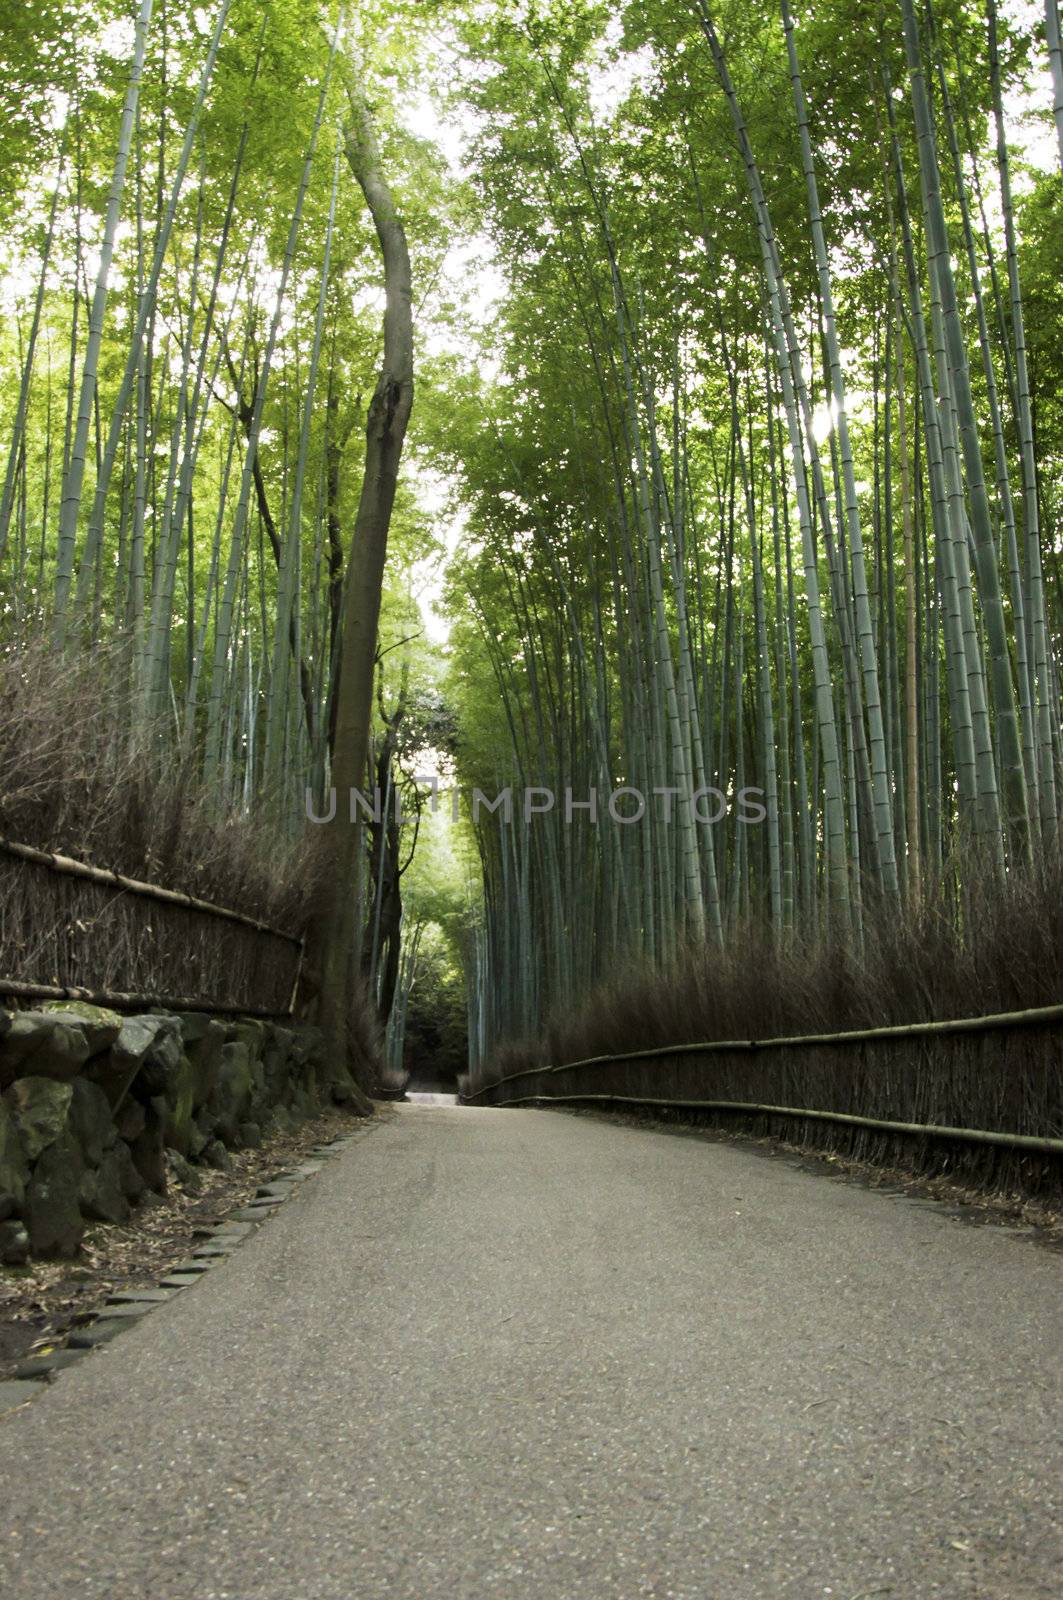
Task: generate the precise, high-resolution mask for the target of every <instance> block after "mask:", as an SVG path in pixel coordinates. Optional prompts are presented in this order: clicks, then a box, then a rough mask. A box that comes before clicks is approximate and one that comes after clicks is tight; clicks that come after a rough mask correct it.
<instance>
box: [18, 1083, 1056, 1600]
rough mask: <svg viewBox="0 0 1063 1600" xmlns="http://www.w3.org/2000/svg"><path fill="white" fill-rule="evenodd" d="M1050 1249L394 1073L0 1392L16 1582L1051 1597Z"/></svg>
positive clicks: (780, 1164)
mask: <svg viewBox="0 0 1063 1600" xmlns="http://www.w3.org/2000/svg"><path fill="white" fill-rule="evenodd" d="M1061 1314H1063V1262H1061V1260H1060V1258H1059V1256H1058V1255H1053V1254H1050V1253H1049V1252H1047V1251H1045V1250H1042V1249H1040V1248H1038V1247H1037V1246H1036V1245H1034V1244H1031V1243H1030V1242H1029V1241H1028V1240H1026V1239H1024V1238H1023V1237H1022V1236H1017V1235H1015V1234H1013V1233H1008V1232H1006V1231H1004V1230H1002V1229H995V1228H980V1229H970V1228H965V1227H963V1226H962V1224H961V1223H960V1222H958V1221H957V1220H955V1219H954V1218H952V1217H950V1216H949V1215H948V1214H947V1213H946V1212H944V1211H942V1210H938V1209H935V1208H934V1207H932V1206H926V1205H918V1204H915V1203H913V1202H912V1201H911V1200H908V1199H904V1198H890V1197H888V1196H886V1195H883V1194H875V1193H870V1192H868V1191H866V1190H864V1189H861V1188H858V1187H855V1186H850V1185H846V1184H842V1183H831V1182H829V1181H826V1180H825V1179H823V1178H820V1177H815V1176H810V1175H809V1174H808V1173H806V1172H802V1171H800V1170H797V1169H796V1168H795V1167H794V1165H793V1164H792V1163H791V1162H790V1161H788V1160H787V1159H786V1158H783V1157H780V1158H777V1159H776V1160H774V1161H769V1160H766V1159H764V1157H763V1156H760V1155H754V1154H752V1153H750V1152H748V1151H744V1150H741V1149H739V1148H734V1147H730V1146H726V1145H718V1144H706V1143H702V1142H700V1141H694V1140H687V1139H678V1138H673V1137H671V1136H669V1135H668V1134H665V1133H660V1132H656V1131H653V1130H646V1129H637V1128H623V1127H616V1126H611V1125H608V1124H605V1123H598V1122H592V1121H589V1120H587V1119H582V1118H567V1117H563V1116H559V1115H557V1114H552V1113H547V1112H535V1111H494V1110H472V1109H458V1108H452V1107H446V1106H434V1105H409V1106H406V1105H401V1106H397V1107H395V1108H393V1109H391V1110H389V1111H388V1112H387V1113H386V1114H385V1115H384V1116H383V1117H381V1118H380V1119H377V1120H376V1122H375V1123H374V1125H371V1126H369V1127H367V1128H366V1129H365V1131H364V1132H362V1133H360V1134H358V1135H356V1136H355V1139H354V1142H353V1144H352V1145H351V1146H350V1148H348V1149H347V1150H346V1151H345V1152H344V1153H343V1154H342V1155H340V1156H338V1157H335V1158H334V1159H333V1160H332V1161H330V1162H329V1163H328V1164H327V1165H326V1167H325V1169H324V1171H323V1172H321V1173H320V1175H318V1176H317V1177H314V1178H312V1179H310V1180H308V1181H307V1182H306V1183H305V1184H304V1185H303V1186H302V1188H301V1189H300V1190H299V1191H298V1192H297V1193H296V1194H295V1195H294V1197H293V1198H292V1199H290V1200H286V1201H285V1202H284V1203H283V1205H282V1206H281V1208H280V1209H279V1211H278V1212H277V1214H276V1215H275V1216H273V1217H272V1218H271V1219H270V1220H269V1221H268V1222H267V1223H266V1224H265V1225H264V1226H263V1227H262V1228H261V1229H259V1230H258V1231H257V1232H256V1233H255V1234H254V1235H253V1236H251V1237H250V1238H249V1239H248V1240H247V1241H246V1243H244V1244H243V1245H242V1246H241V1247H240V1248H239V1249H238V1250H237V1251H236V1252H235V1254H234V1255H232V1256H231V1257H230V1258H229V1259H228V1260H226V1261H224V1262H221V1263H219V1264H218V1265H217V1266H216V1267H213V1268H212V1269H211V1271H210V1272H209V1273H208V1274H207V1275H206V1276H205V1278H204V1280H203V1281H202V1282H200V1283H198V1284H197V1285H195V1287H193V1288H191V1289H189V1290H187V1291H186V1292H184V1293H183V1294H181V1295H179V1296H178V1297H177V1298H176V1299H175V1300H174V1301H172V1302H170V1303H168V1304H166V1305H163V1306H161V1307H160V1308H159V1309H158V1310H156V1311H153V1312H152V1313H151V1315H150V1316H147V1317H145V1318H143V1319H142V1320H139V1321H137V1322H135V1323H134V1324H133V1325H132V1326H131V1327H130V1328H129V1329H128V1331H125V1332H123V1333H122V1335H121V1337H120V1338H118V1339H117V1340H116V1341H115V1342H114V1343H113V1344H110V1345H107V1346H105V1347H104V1348H103V1349H102V1350H101V1351H99V1352H97V1353H95V1354H92V1355H90V1356H87V1357H85V1359H84V1360H83V1361H82V1362H81V1363H80V1364H79V1365H77V1366H75V1367H73V1368H71V1369H70V1370H69V1371H66V1372H64V1373H63V1374H62V1375H61V1376H60V1378H59V1380H58V1381H57V1383H56V1384H55V1385H54V1386H53V1387H51V1388H49V1389H48V1390H47V1391H46V1392H45V1393H43V1394H42V1395H41V1396H40V1398H38V1399H34V1400H31V1401H30V1403H29V1404H27V1405H25V1406H23V1407H21V1408H20V1409H18V1410H16V1411H12V1412H10V1413H9V1414H8V1415H7V1416H5V1417H3V1418H0V1591H2V1592H4V1593H7V1594H10V1595H12V1596H13V1597H15V1596H17V1597H18V1600H45V1597H48V1600H52V1597H55V1600H59V1597H63V1600H67V1597H75V1596H77V1597H82V1596H84V1597H97V1596H98V1597H100V1600H103V1597H107V1600H112V1597H121V1600H140V1597H143V1600H222V1597H235V1600H385V1597H387V1600H493V1597H495V1596H498V1597H505V1600H528V1597H531V1596H535V1597H541V1600H570V1597H577V1596H578V1597H581V1600H582V1597H586V1600H602V1597H616V1600H634V1597H637V1596H653V1597H655V1600H778V1597H785V1600H812V1597H819V1596H834V1597H838V1600H871V1597H872V1596H874V1597H876V1600H881V1597H892V1600H929V1597H932V1596H944V1597H949V1600H960V1597H964V1600H967V1597H978V1600H1058V1595H1059V1593H1060V1583H1059V1572H1060V1567H1061V1563H1063V1526H1061V1520H1063V1519H1061V1483H1063V1471H1061V1469H1063V1445H1061V1430H1060V1422H1061V1420H1063V1408H1061V1405H1060V1401H1061V1372H1060V1366H1061V1364H1060V1330H1061V1326H1063V1315H1061Z"/></svg>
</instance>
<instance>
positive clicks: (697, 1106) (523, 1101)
mask: <svg viewBox="0 0 1063 1600" xmlns="http://www.w3.org/2000/svg"><path fill="white" fill-rule="evenodd" d="M465 1098H466V1099H467V1098H469V1097H468V1096H466V1097H465ZM585 1103H591V1104H603V1103H607V1104H610V1105H624V1106H654V1107H658V1108H661V1109H664V1108H667V1109H669V1110H672V1111H733V1112H735V1113H736V1114H737V1115H738V1116H778V1117H792V1118H797V1119H799V1120H800V1119H803V1120H805V1121H806V1122H840V1123H842V1124H844V1125H845V1126H846V1127H852V1128H873V1129H876V1130H880V1131H881V1132H883V1133H901V1134H908V1135H915V1136H917V1137H926V1138H932V1139H951V1140H956V1141H959V1142H961V1143H963V1144H987V1145H998V1146H1000V1147H1001V1148H1003V1149H1005V1150H1029V1151H1031V1152H1033V1153H1034V1154H1038V1155H1051V1156H1060V1157H1063V1139H1042V1138H1039V1137H1038V1136H1037V1135H1036V1134H1029V1133H997V1132H995V1131H994V1130H992V1129H989V1128H950V1127H947V1126H945V1125H944V1124H942V1123H936V1122H887V1121H885V1120H883V1119H882V1118H880V1117H858V1116H856V1115H855V1114H853V1113H850V1112H846V1111H810V1110H809V1109H808V1108H807V1107H805V1106H769V1105H760V1104H757V1103H756V1102H754V1101H751V1100H654V1099H650V1098H648V1097H645V1096H642V1095H629V1094H548V1095H534V1094H533V1095H522V1096H520V1097H518V1098H517V1099H515V1100H507V1101H505V1102H504V1106H526V1105H540V1106H543V1105H547V1106H549V1105H583V1104H585ZM503 1109H504V1107H503Z"/></svg>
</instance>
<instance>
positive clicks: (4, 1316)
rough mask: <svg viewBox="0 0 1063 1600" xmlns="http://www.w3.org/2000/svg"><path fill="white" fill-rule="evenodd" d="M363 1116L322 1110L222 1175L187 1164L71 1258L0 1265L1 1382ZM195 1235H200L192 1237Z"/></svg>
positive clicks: (243, 1154) (234, 1155) (180, 1256)
mask: <svg viewBox="0 0 1063 1600" xmlns="http://www.w3.org/2000/svg"><path fill="white" fill-rule="evenodd" d="M358 1126H361V1119H360V1118H356V1117H352V1115H351V1114H350V1112H347V1111H343V1110H339V1109H337V1110H331V1109H330V1110H328V1111H324V1112H322V1114H321V1115H320V1116H318V1117H314V1118H313V1119H312V1120H310V1121H308V1122H305V1123H303V1125H302V1126H301V1127H300V1128H298V1129H297V1130H295V1131H294V1132H293V1133H283V1134H278V1135H276V1137H274V1138H272V1139H269V1140H267V1141H266V1142H265V1143H263V1144H261V1145H259V1146H258V1147H257V1148H256V1149H253V1150H242V1151H232V1152H230V1154H231V1159H232V1168H231V1170H230V1171H229V1172H215V1171H214V1170H213V1169H212V1168H210V1167H195V1168H193V1169H192V1173H193V1177H192V1181H191V1183H190V1184H189V1185H188V1186H187V1187H183V1186H182V1185H181V1184H180V1183H179V1182H177V1181H176V1180H174V1179H173V1178H172V1177H171V1182H170V1185H169V1192H168V1193H167V1195H166V1196H165V1198H161V1197H159V1196H156V1195H152V1194H148V1195H146V1196H145V1198H144V1200H143V1201H142V1202H141V1203H140V1205H138V1206H137V1208H136V1209H135V1210H134V1212H133V1215H132V1216H131V1217H130V1220H129V1222H128V1223H123V1224H122V1225H121V1226H114V1225H112V1224H109V1223H96V1224H94V1225H93V1226H92V1227H90V1228H89V1229H88V1231H87V1232H86V1234H85V1237H84V1239H83V1240H82V1243H81V1248H80V1251H79V1253H78V1255H77V1257H76V1258H74V1259H73V1260H70V1261H31V1262H30V1263H29V1264H28V1265H27V1266H24V1267H0V1378H5V1377H9V1376H10V1375H11V1373H12V1372H13V1371H14V1369H15V1367H16V1365H17V1364H18V1362H20V1361H22V1360H24V1359H25V1357H26V1356H27V1355H29V1354H31V1353H33V1354H42V1353H44V1352H46V1351H47V1350H49V1349H50V1348H51V1347H53V1346H54V1345H55V1344H57V1343H59V1342H61V1340H62V1338H63V1336H64V1335H65V1334H66V1333H68V1332H69V1331H70V1329H71V1328H74V1327H76V1326H78V1325H79V1324H81V1323H85V1322H88V1321H90V1320H91V1319H92V1317H93V1316H95V1315H96V1313H97V1312H98V1311H99V1310H100V1308H101V1307H102V1305H103V1303H104V1301H105V1300H106V1299H107V1297H108V1295H111V1294H114V1293H115V1292H116V1291H117V1290H122V1289H139V1288H145V1287H150V1286H151V1285H152V1284H154V1283H157V1282H158V1280H159V1279H160V1278H162V1277H165V1275H166V1273H167V1272H169V1271H170V1269H171V1268H172V1267H174V1266H175V1265H176V1264H177V1262H179V1261H183V1260H184V1259H185V1258H186V1257H187V1256H188V1255H189V1253H190V1252H191V1251H192V1250H193V1249H194V1248H195V1246H196V1245H197V1244H198V1243H199V1242H200V1238H201V1236H202V1234H203V1233H205V1232H206V1231H207V1230H208V1229H209V1228H210V1226H211V1224H213V1223H216V1222H219V1221H221V1219H222V1218H223V1217H225V1216H226V1215H227V1214H228V1213H229V1212H231V1211H233V1210H235V1209H237V1208H238V1207H240V1206H241V1205H243V1204H245V1203H246V1201H248V1200H249V1199H250V1198H251V1196H252V1195H253V1194H254V1193H255V1190H256V1189H257V1187H258V1185H259V1184H260V1183H263V1182H265V1181H266V1180H267V1179H268V1178H271V1177H273V1176H275V1175H276V1174H277V1173H278V1172H279V1171H281V1170H283V1169H284V1168H286V1167H289V1166H292V1165H294V1164H295V1163H297V1162H299V1161H301V1160H303V1159H305V1157H306V1155H307V1152H308V1151H309V1150H311V1149H312V1148H313V1147H314V1146H315V1145H319V1144H323V1143H326V1142H327V1141H328V1140H329V1139H334V1138H336V1137H337V1136H338V1135H340V1134H343V1133H349V1132H350V1131H351V1129H352V1127H358ZM197 1230H199V1233H197Z"/></svg>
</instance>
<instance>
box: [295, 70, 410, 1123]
mask: <svg viewBox="0 0 1063 1600" xmlns="http://www.w3.org/2000/svg"><path fill="white" fill-rule="evenodd" d="M347 95H348V100H349V104H350V119H349V121H348V124H347V128H346V130H345V151H346V155H347V160H348V162H349V164H350V167H351V171H352V172H353V173H354V176H355V178H356V179H357V181H358V184H359V187H360V188H361V190H362V193H363V195H364V196H365V200H366V204H367V205H368V207H369V210H370V213H371V214H372V218H373V222H374V224H375V226H376V231H377V238H378V239H379V241H380V251H381V255H382V257H383V262H384V282H385V288H386V292H387V304H386V309H385V312H384V357H383V362H382V364H381V368H380V374H379V377H378V379H377V385H376V390H375V392H374V394H373V399H372V401H371V403H370V406H369V415H368V418H367V420H366V440H365V476H364V478H363V479H362V491H361V496H360V498H359V502H358V514H357V517H356V519H355V525H354V538H353V542H352V547H351V553H350V557H349V560H348V564H347V580H346V593H345V595H344V604H343V629H342V638H343V649H342V651H341V655H340V663H339V678H338V683H337V687H336V724H335V725H336V735H335V747H334V751H333V759H332V782H333V784H334V785H335V788H336V791H337V796H338V803H337V806H336V812H335V817H334V818H333V820H332V822H331V823H330V824H329V825H328V827H329V862H328V879H327V883H326V886H325V890H324V901H323V905H322V910H321V916H320V918H319V922H318V929H317V944H318V950H317V958H318V968H319V971H320V973H321V1000H320V1008H319V1022H320V1024H321V1027H322V1029H323V1030H324V1033H325V1036H326V1039H327V1042H328V1047H329V1049H330V1051H331V1052H332V1053H333V1055H334V1059H335V1062H336V1066H337V1068H340V1067H346V1068H348V1069H349V1070H350V1072H351V1073H352V1074H353V1076H354V1077H355V1078H356V1080H357V1081H358V1082H359V1083H360V1084H361V1086H362V1088H363V1089H367V1088H369V1087H370V1084H369V1077H370V1068H371V1064H370V1063H368V1062H364V1061H359V1060H354V1059H352V1051H351V1038H350V1030H349V1028H348V1014H349V1009H350V1004H351V995H352V985H353V982H354V976H355V971H356V964H357V943H358V937H357V936H358V911H357V907H356V905H355V895H354V886H355V880H356V875H357V862H358V853H359V848H360V829H359V828H358V827H356V826H354V825H353V824H352V822H351V818H350V810H349V807H348V804H347V797H348V793H349V791H350V790H351V789H361V788H363V787H364V785H365V774H366V764H367V760H368V755H369V725H370V718H371V714H372V706H373V673H374V666H375V657H376V642H377V623H378V621H379V617H380V591H381V586H382V583H383V577H384V562H385V559H386V556H387V546H388V528H389V525H390V522H391V509H392V506H393V504H394V500H395V487H396V483H397V481H398V471H399V461H400V458H401V455H402V446H403V442H404V440H405V437H406V425H407V423H408V421H409V416H410V410H411V407H412V405H413V308H412V283H411V272H410V257H409V251H408V249H407V245H406V234H405V231H404V229H403V226H402V222H401V221H400V219H399V215H398V212H397V211H396V209H395V202H394V199H393V198H392V194H391V190H390V188H389V187H388V183H387V180H386V178H385V176H384V173H383V169H382V166H381V160H380V151H379V148H378V146H377V141H376V133H375V130H374V128H373V122H372V117H371V115H370V113H369V108H368V106H367V105H366V103H365V101H364V99H363V97H362V95H361V93H360V92H359V90H358V89H357V87H356V86H355V85H354V84H353V82H352V81H351V79H350V77H348V82H347ZM369 1108H370V1103H369V1101H368V1098H367V1097H363V1099H362V1101H361V1109H364V1110H369Z"/></svg>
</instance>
